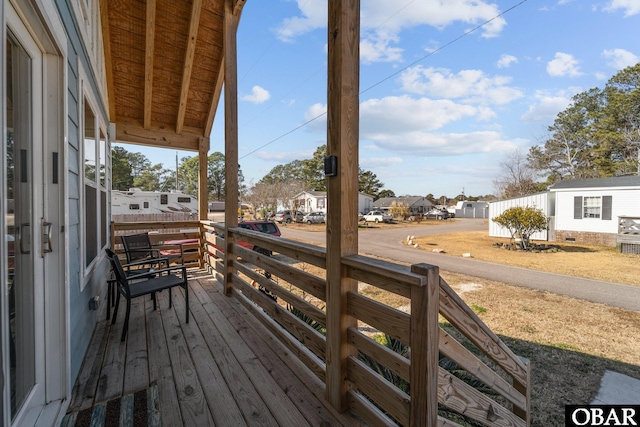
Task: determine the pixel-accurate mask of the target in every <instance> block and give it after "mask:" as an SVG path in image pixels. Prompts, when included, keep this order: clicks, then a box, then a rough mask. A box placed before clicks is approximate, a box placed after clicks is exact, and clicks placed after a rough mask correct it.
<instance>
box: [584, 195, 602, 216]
mask: <svg viewBox="0 0 640 427" xmlns="http://www.w3.org/2000/svg"><path fill="white" fill-rule="evenodd" d="M587 201H597V203H596V204H592V205H588V203H587ZM588 209H590V211H589V212H591V213H587V212H588ZM596 209H597V213H596V212H595V210H596ZM582 218H583V219H597V220H600V219H602V196H583V197H582Z"/></svg>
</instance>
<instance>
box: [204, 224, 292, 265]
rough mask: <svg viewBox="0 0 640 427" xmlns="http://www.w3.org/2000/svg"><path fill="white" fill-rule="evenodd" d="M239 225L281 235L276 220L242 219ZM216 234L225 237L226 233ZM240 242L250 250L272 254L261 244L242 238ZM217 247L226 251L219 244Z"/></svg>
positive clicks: (273, 234) (277, 235)
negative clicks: (260, 245)
mask: <svg viewBox="0 0 640 427" xmlns="http://www.w3.org/2000/svg"><path fill="white" fill-rule="evenodd" d="M238 227H240V228H244V229H247V230H253V231H258V232H260V233H266V234H270V235H272V236H276V237H280V236H281V234H280V229H279V228H278V225H277V224H276V223H274V222H271V221H267V220H256V221H240V222H239V223H238ZM216 236H218V237H221V238H224V235H222V234H220V233H217V232H216ZM238 244H239V245H240V246H242V247H245V248H247V249H249V250H252V251H256V252H260V253H261V254H265V255H267V256H271V251H270V250H267V249H263V248H261V247H259V246H255V245H254V244H252V243H249V242H246V241H244V240H240V241H238ZM215 247H216V249H218V250H219V251H220V252H224V248H221V247H219V246H215Z"/></svg>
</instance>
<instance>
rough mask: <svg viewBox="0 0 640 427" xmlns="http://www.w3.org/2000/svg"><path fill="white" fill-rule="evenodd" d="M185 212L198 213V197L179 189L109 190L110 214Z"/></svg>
mask: <svg viewBox="0 0 640 427" xmlns="http://www.w3.org/2000/svg"><path fill="white" fill-rule="evenodd" d="M176 212H187V213H193V214H194V215H195V214H197V213H198V199H197V198H195V197H193V196H191V195H189V194H185V193H183V192H181V191H171V192H168V193H167V192H161V191H142V190H140V189H139V188H131V189H129V191H115V190H114V191H112V192H111V215H125V214H156V213H176Z"/></svg>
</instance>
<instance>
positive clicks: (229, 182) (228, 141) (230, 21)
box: [223, 0, 238, 296]
mask: <svg viewBox="0 0 640 427" xmlns="http://www.w3.org/2000/svg"><path fill="white" fill-rule="evenodd" d="M235 3H236V2H235V1H234V0H225V3H224V29H223V32H224V149H225V192H224V194H225V196H224V200H225V211H224V222H225V233H224V234H225V246H226V247H225V257H224V283H223V285H224V292H225V294H226V295H227V296H228V295H230V294H231V279H232V277H231V276H232V274H233V270H234V266H233V256H232V251H231V248H232V246H233V244H234V241H233V238H232V237H231V235H230V234H229V228H231V227H237V226H238V64H237V53H238V52H237V46H236V31H237V25H238V19H237V18H236V16H234V14H233V12H234V5H235Z"/></svg>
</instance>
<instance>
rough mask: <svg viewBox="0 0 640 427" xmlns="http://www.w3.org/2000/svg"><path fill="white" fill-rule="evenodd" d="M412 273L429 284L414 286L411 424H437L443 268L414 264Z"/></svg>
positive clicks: (412, 307) (411, 332)
mask: <svg viewBox="0 0 640 427" xmlns="http://www.w3.org/2000/svg"><path fill="white" fill-rule="evenodd" d="M411 272H412V273H416V274H420V275H422V276H425V277H426V278H427V280H426V284H424V285H422V286H412V287H411V326H410V328H411V329H410V336H411V342H410V343H409V345H410V347H411V374H410V378H409V381H410V384H411V409H410V414H409V416H410V423H409V424H410V425H412V426H435V425H437V424H438V369H439V367H438V345H439V344H438V341H439V330H438V313H439V310H440V269H439V268H438V267H437V266H435V265H429V264H414V265H412V266H411Z"/></svg>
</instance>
